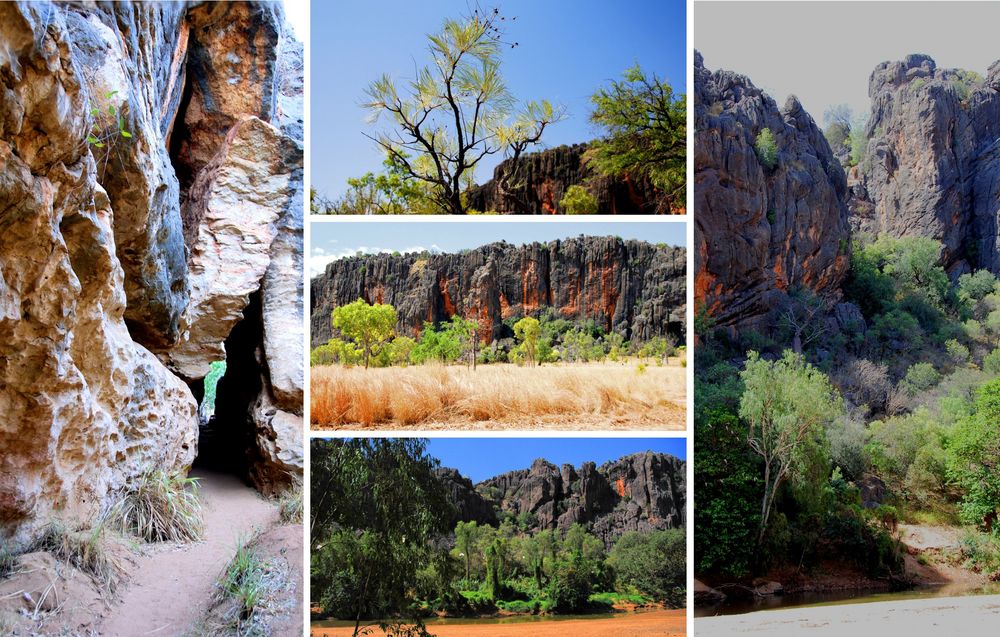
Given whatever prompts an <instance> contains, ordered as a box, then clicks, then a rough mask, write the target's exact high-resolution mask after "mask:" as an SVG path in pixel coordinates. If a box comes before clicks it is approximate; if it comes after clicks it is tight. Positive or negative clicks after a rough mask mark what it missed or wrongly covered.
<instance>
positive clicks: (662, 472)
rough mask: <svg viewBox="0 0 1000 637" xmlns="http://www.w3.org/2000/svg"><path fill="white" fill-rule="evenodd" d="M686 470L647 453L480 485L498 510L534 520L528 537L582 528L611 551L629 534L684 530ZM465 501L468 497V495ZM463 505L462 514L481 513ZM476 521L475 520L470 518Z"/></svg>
mask: <svg viewBox="0 0 1000 637" xmlns="http://www.w3.org/2000/svg"><path fill="white" fill-rule="evenodd" d="M685 484H686V473H685V464H684V462H683V461H681V460H678V459H677V458H675V457H673V456H668V455H666V454H661V453H653V452H649V451H647V452H644V453H637V454H633V455H630V456H625V457H623V458H619V459H618V460H614V461H611V462H606V463H605V464H603V465H601V466H600V467H597V466H595V465H594V463H592V462H587V463H584V464H583V465H581V466H580V468H579V469H574V468H573V467H572V466H570V465H568V464H567V465H563V466H562V467H557V466H555V465H554V464H551V463H549V462H547V461H545V460H543V459H538V460H535V462H534V463H532V465H531V468H529V469H522V470H519V471H512V472H510V473H505V474H502V475H499V476H496V477H494V478H490V479H488V480H485V481H483V482H480V483H479V484H477V485H476V487H475V488H476V492H477V493H478V494H479V496H481V498H482V499H483V500H484V501H485V502H487V503H489V504H490V505H491V506H492V507H493V509H495V510H496V511H499V512H503V513H509V514H512V515H515V516H520V515H522V514H525V513H527V514H531V515H530V516H526V519H530V520H533V522H532V523H531V528H530V529H529V531H532V532H537V531H540V530H544V529H556V530H558V531H560V532H562V533H565V532H566V530H567V529H569V527H570V526H572V525H573V524H583V525H585V526H588V527H589V528H590V530H591V531H592V532H593V533H594V534H595V535H597V536H598V537H600V538H601V539H602V540H604V542H605V544H607V545H609V546H610V545H611V544H613V543H614V541H615V540H616V539H617V538H619V537H621V535H622V534H624V533H627V532H629V531H650V530H656V529H673V528H684V525H685V519H686V506H685V502H686V492H687V491H686V486H685ZM465 497H468V496H467V495H466V496H465ZM479 507H480V505H478V504H476V505H469V504H464V505H463V506H460V507H459V510H460V512H461V511H466V512H469V511H478V510H479ZM469 519H475V518H469Z"/></svg>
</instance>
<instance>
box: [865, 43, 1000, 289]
mask: <svg viewBox="0 0 1000 637" xmlns="http://www.w3.org/2000/svg"><path fill="white" fill-rule="evenodd" d="M868 95H869V97H870V98H871V100H872V105H871V113H870V116H869V119H868V124H867V126H866V130H865V134H866V137H868V145H867V148H866V150H865V154H864V157H863V159H862V161H861V162H860V164H859V170H858V171H856V175H855V176H856V178H857V184H856V185H855V186H854V188H853V189H852V190H853V193H854V195H855V196H854V198H853V199H852V201H851V204H852V206H851V207H852V210H851V214H852V219H851V221H852V226H853V227H854V228H855V229H857V230H860V231H864V232H869V233H871V234H874V235H879V234H887V235H890V236H893V237H903V236H922V237H929V238H932V239H936V240H938V241H941V242H942V243H943V244H944V253H943V255H942V257H943V260H944V263H945V265H946V266H947V267H948V268H949V269H950V270H951V271H952V273H953V275H955V276H957V275H958V274H961V273H963V272H966V271H969V270H970V269H977V268H988V269H990V270H992V271H993V272H1000V232H998V225H997V224H998V215H1000V61H998V62H994V63H993V64H992V65H991V66H990V68H989V70H988V71H987V76H986V77H985V78H983V77H980V76H979V75H978V74H976V73H973V72H969V71H965V70H961V69H940V68H938V67H937V65H936V64H935V62H934V60H932V59H931V58H930V57H928V56H926V55H908V56H907V57H906V58H904V59H903V60H902V61H896V62H884V63H882V64H879V65H878V66H877V67H876V68H875V70H874V71H872V74H871V77H870V79H869V82H868Z"/></svg>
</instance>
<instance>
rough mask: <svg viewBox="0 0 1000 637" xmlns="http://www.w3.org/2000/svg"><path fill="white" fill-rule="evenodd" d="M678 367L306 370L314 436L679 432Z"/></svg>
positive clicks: (681, 383)
mask: <svg viewBox="0 0 1000 637" xmlns="http://www.w3.org/2000/svg"><path fill="white" fill-rule="evenodd" d="M685 371H686V370H685V368H684V367H682V366H681V365H680V362H679V360H677V359H671V360H670V363H669V364H668V365H664V366H657V365H655V364H648V365H645V366H643V367H640V364H639V362H638V361H636V360H629V361H626V362H623V363H578V364H551V365H543V366H541V367H520V366H517V365H512V364H492V365H481V366H479V367H478V369H476V370H475V371H473V370H471V369H469V368H467V367H464V366H460V365H449V366H443V365H417V366H411V367H388V368H380V369H367V370H366V369H364V368H361V367H342V366H338V365H332V366H325V367H313V368H312V372H311V399H310V405H311V416H310V417H311V420H312V424H313V428H314V429H365V428H373V429H374V428H378V429H420V430H424V429H511V428H518V429H525V428H526V429H573V430H575V429H595V430H596V429H659V430H664V429H668V430H683V429H684V426H685V397H686V380H685V379H686V374H685Z"/></svg>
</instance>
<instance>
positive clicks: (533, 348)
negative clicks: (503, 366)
mask: <svg viewBox="0 0 1000 637" xmlns="http://www.w3.org/2000/svg"><path fill="white" fill-rule="evenodd" d="M541 333H542V327H541V324H540V323H539V322H538V319H536V318H534V317H531V316H525V317H524V318H522V319H521V320H519V321H518V322H517V323H514V337H515V338H517V340H518V341H520V343H521V347H522V351H523V352H524V356H525V358H527V359H528V362H529V363H530V364H532V365H533V364H535V362H536V361H537V360H538V337H539V336H540V335H541Z"/></svg>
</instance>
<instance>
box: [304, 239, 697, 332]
mask: <svg viewBox="0 0 1000 637" xmlns="http://www.w3.org/2000/svg"><path fill="white" fill-rule="evenodd" d="M685 271H686V251H685V249H684V248H677V247H671V246H666V245H654V244H651V243H646V242H643V241H635V240H628V241H623V240H622V239H619V238H617V237H583V236H581V237H577V238H569V239H562V240H554V241H550V242H549V243H548V244H543V243H532V244H527V245H522V246H514V245H511V244H509V243H504V242H500V243H492V244H489V245H485V246H482V247H479V248H476V249H474V250H469V251H467V252H464V253H461V254H423V255H421V254H404V255H389V254H374V255H364V256H357V257H347V258H344V259H339V260H337V261H334V262H332V263H330V264H328V265H327V266H326V270H325V272H324V273H323V274H321V275H319V276H317V277H314V278H313V279H312V282H311V295H310V304H311V308H312V314H311V322H312V325H311V328H312V334H311V336H312V344H313V346H317V345H321V344H323V343H326V342H327V341H328V340H329V339H330V338H331V337H332V336H333V334H332V326H331V322H330V317H331V314H332V312H333V309H334V308H335V307H338V306H340V305H345V304H347V303H351V302H353V301H356V300H357V299H359V298H361V299H364V300H365V301H367V302H369V303H388V304H390V305H392V306H393V307H395V308H396V310H397V312H398V314H399V324H398V326H397V331H398V333H400V334H409V335H417V334H419V331H420V329H421V328H422V326H423V323H424V321H434V322H438V321H447V320H449V319H450V318H451V316H452V315H455V314H457V315H460V316H462V317H463V318H466V319H474V320H476V321H478V323H479V330H480V338H481V340H482V341H483V342H486V343H490V342H492V341H495V340H499V339H501V338H506V337H509V336H512V334H511V333H509V332H510V328H509V327H508V326H505V325H504V323H503V322H504V320H505V319H509V318H512V317H521V316H526V315H537V314H538V313H539V312H540V311H541V310H542V309H543V308H546V307H551V308H553V309H554V310H555V313H556V314H557V315H558V316H559V317H561V318H566V319H571V320H576V321H583V320H585V319H593V320H594V321H596V322H597V323H598V324H599V325H601V326H603V327H604V328H605V329H606V330H608V331H610V330H614V331H617V332H619V333H621V334H622V335H623V336H624V337H625V338H638V339H641V340H645V339H648V338H651V337H653V336H657V335H664V334H667V333H673V334H677V335H680V334H683V332H684V328H685V327H684V326H685V323H684V321H685V319H684V317H685V310H686V282H685Z"/></svg>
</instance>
